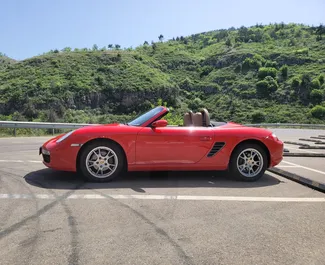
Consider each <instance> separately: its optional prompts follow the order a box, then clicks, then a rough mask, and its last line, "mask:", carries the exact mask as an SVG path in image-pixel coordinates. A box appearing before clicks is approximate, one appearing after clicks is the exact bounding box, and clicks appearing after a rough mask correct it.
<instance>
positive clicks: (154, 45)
mask: <svg viewBox="0 0 325 265" xmlns="http://www.w3.org/2000/svg"><path fill="white" fill-rule="evenodd" d="M151 44H152V50H153V51H156V49H157V44H156V43H154V42H151Z"/></svg>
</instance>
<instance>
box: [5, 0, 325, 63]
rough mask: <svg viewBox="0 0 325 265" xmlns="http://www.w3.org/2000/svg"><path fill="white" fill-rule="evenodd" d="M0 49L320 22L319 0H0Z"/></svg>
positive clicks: (21, 55) (28, 50)
mask: <svg viewBox="0 0 325 265" xmlns="http://www.w3.org/2000/svg"><path fill="white" fill-rule="evenodd" d="M0 3H1V5H0V10H1V16H0V36H1V37H0V52H1V53H5V54H6V55H7V56H9V57H11V58H13V59H16V60H23V59H26V58H30V57H32V56H36V55H39V54H42V53H44V52H48V51H50V50H54V49H59V50H61V49H63V48H64V47H71V48H85V47H87V48H92V46H93V45H94V44H97V45H98V47H100V48H101V47H103V46H106V47H107V45H108V44H113V45H114V44H119V45H121V47H122V48H124V47H126V48H128V47H136V46H138V45H141V44H143V42H144V41H146V40H147V41H148V42H151V41H152V40H153V41H157V40H158V36H159V35H160V34H162V35H163V36H164V37H165V39H170V38H173V37H177V36H188V35H191V34H195V33H200V32H205V31H209V30H216V29H222V28H230V27H232V26H234V27H240V26H247V27H248V26H253V25H255V24H256V23H261V24H269V23H275V22H278V23H280V22H285V23H290V22H294V23H303V24H307V25H316V26H317V25H319V24H320V23H324V24H325V0H308V1H307V0H269V1H263V0H222V1H221V0H220V1H219V0H133V1H132V0H115V1H113V0H54V1H53V0H52V1H50V0H0Z"/></svg>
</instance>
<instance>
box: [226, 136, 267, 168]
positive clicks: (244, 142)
mask: <svg viewBox="0 0 325 265" xmlns="http://www.w3.org/2000/svg"><path fill="white" fill-rule="evenodd" d="M250 143H251V144H257V145H259V146H260V147H262V148H263V150H264V151H265V153H266V156H267V167H269V166H270V163H271V154H270V150H269V149H268V148H267V146H266V145H265V144H264V143H263V142H262V141H260V140H258V139H245V140H242V141H241V142H239V143H237V145H236V146H235V147H234V148H233V150H232V151H231V154H230V157H229V161H231V159H232V156H233V154H234V153H235V151H236V149H237V148H239V147H240V146H242V145H243V144H250Z"/></svg>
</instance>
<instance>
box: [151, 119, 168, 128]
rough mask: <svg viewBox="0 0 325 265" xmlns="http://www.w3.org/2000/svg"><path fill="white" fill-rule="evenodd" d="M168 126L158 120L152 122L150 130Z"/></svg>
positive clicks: (164, 121) (163, 121)
mask: <svg viewBox="0 0 325 265" xmlns="http://www.w3.org/2000/svg"><path fill="white" fill-rule="evenodd" d="M167 124H168V122H167V121H166V120H158V121H154V122H153V123H152V124H151V127H152V128H157V127H166V126H167Z"/></svg>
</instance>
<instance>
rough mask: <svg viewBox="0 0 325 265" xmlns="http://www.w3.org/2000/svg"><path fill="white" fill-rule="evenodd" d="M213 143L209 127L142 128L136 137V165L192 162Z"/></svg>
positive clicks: (199, 157) (198, 158) (197, 159)
mask: <svg viewBox="0 0 325 265" xmlns="http://www.w3.org/2000/svg"><path fill="white" fill-rule="evenodd" d="M212 145H213V131H212V129H211V127H177V126H175V127H173V126H167V127H157V128H151V127H144V128H143V129H141V130H140V131H139V133H138V136H137V139H136V164H138V165H139V164H142V165H143V164H155V165H157V164H192V163H196V162H198V161H199V160H200V159H201V158H202V157H203V156H204V155H206V154H207V153H208V152H209V150H210V149H211V147H212Z"/></svg>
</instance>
